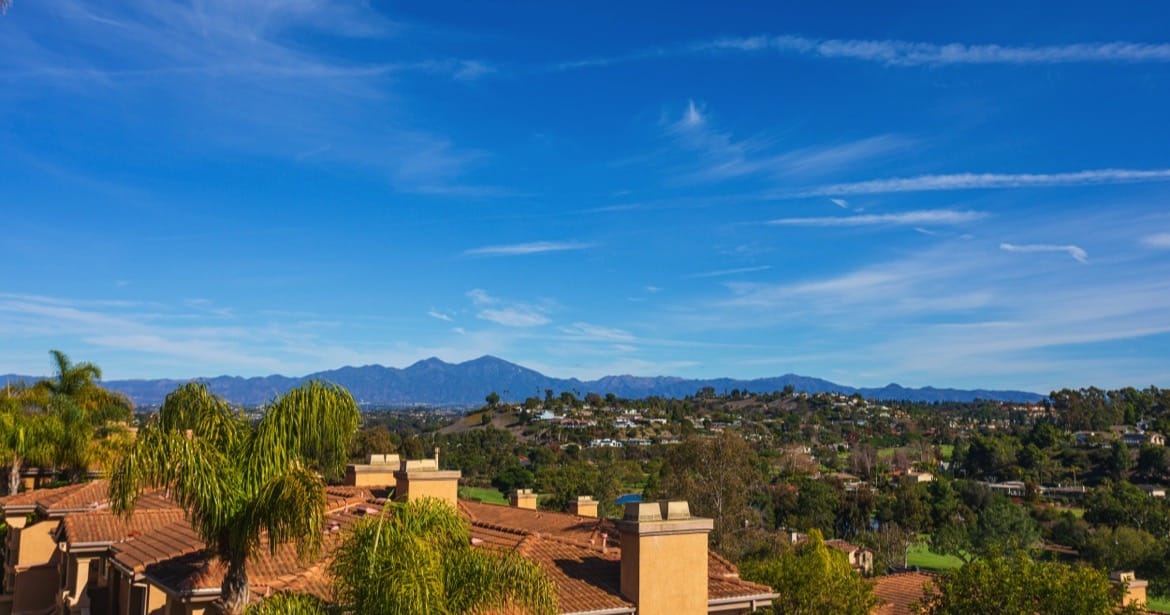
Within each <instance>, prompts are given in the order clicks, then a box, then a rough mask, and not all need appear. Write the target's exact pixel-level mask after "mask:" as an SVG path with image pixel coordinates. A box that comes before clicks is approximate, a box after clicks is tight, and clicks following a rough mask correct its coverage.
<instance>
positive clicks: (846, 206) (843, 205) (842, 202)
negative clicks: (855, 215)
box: [829, 199, 849, 209]
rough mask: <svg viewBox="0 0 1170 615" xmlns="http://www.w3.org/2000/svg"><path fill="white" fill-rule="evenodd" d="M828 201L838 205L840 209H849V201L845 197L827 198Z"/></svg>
mask: <svg viewBox="0 0 1170 615" xmlns="http://www.w3.org/2000/svg"><path fill="white" fill-rule="evenodd" d="M829 202H830V203H832V204H834V205H836V206H837V207H840V208H841V209H849V201H846V200H845V199H829Z"/></svg>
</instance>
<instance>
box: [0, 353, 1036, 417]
mask: <svg viewBox="0 0 1170 615" xmlns="http://www.w3.org/2000/svg"><path fill="white" fill-rule="evenodd" d="M20 378H21V377H20V376H0V384H2V383H3V382H4V381H5V380H14V381H15V380H18V379H20ZM306 379H323V380H329V381H332V382H335V383H337V384H340V385H342V386H344V387H346V388H347V389H349V391H350V393H352V394H353V396H354V398H355V399H357V400H359V401H360V402H361V403H363V404H367V405H371V406H406V405H416V404H424V405H434V406H474V405H479V404H482V403H483V400H484V397H486V396H487V395H488V394H489V393H491V392H493V391H495V392H496V393H498V394H499V395H500V396H501V397H503V398H504V399H505V400H507V401H522V400H523V399H525V398H526V397H538V398H543V397H544V394H545V391H548V390H552V391H553V393H554V394H555V395H559V394H560V393H562V392H565V391H570V392H575V394H577V395H585V394H586V393H597V394H600V395H605V394H607V393H613V394H614V395H617V396H618V397H624V398H631V399H632V398H642V397H649V396H658V397H675V398H681V397H686V396H688V395H694V394H695V393H696V392H698V391H699V390H701V389H704V388H708V387H709V388H712V389H714V390H715V391H716V392H717V393H726V392H730V391H731V390H733V389H738V390H740V391H745V392H752V393H771V392H773V391H781V390H783V389H784V388H786V387H788V386H791V387H793V388H794V389H796V390H797V391H804V392H807V393H825V392H837V393H844V394H846V395H852V394H854V393H858V394H860V395H862V396H863V397H867V398H877V399H893V400H908V401H926V402H936V401H971V400H974V399H976V398H979V399H989V400H996V401H1039V400H1041V399H1044V396H1042V395H1038V394H1036V393H1029V392H1027V391H985V390H959V389H936V388H933V387H923V388H919V389H913V388H905V387H903V386H901V385H899V384H897V383H890V384H888V385H886V386H885V387H883V388H880V389H865V388H855V387H850V386H845V385H840V384H837V383H834V382H830V381H828V380H822V379H820V378H812V377H808V376H800V375H797V374H791V373H790V374H785V375H784V376H778V377H774V378H757V379H754V380H736V379H732V378H709V379H686V378H679V377H677V376H653V377H644V376H631V375H628V374H626V375H621V376H604V377H602V378H598V379H597V380H587V381H581V380H578V379H576V378H552V377H549V376H545V375H544V374H541V373H540V372H537V371H535V370H533V369H530V368H527V367H524V366H523V365H518V364H516V363H512V362H511V361H507V360H505V359H501V358H499V357H496V356H493V355H483V356H481V357H478V358H475V359H471V360H469V361H464V362H462V363H458V364H454V363H447V362H446V361H443V360H442V359H439V358H438V357H429V358H426V359H423V360H421V361H418V362H416V363H414V364H412V365H410V366H409V367H407V368H405V369H398V368H394V367H383V366H381V365H364V366H361V367H351V366H346V367H343V368H339V369H334V370H329V371H323V372H317V373H314V374H309V375H307V376H301V377H293V378H290V377H285V376H275V375H274V376H264V377H253V378H240V377H238V376H219V377H215V378H199V380H201V381H204V382H207V383H208V385H209V386H210V387H211V389H212V391H214V392H215V393H217V394H219V395H222V396H223V397H224V398H226V399H228V400H230V401H232V402H235V403H239V404H245V405H260V404H263V403H265V402H267V401H270V400H271V399H272V398H273V396H275V395H277V394H279V393H282V392H284V391H287V390H288V389H290V388H292V387H294V386H297V385H298V384H300V383H302V382H304V381H305V380H306ZM27 380H29V381H34V380H39V378H28V379H27ZM182 382H184V380H168V379H156V380H110V381H106V382H105V383H104V384H105V385H106V386H108V387H109V388H111V389H114V390H116V391H121V392H123V393H125V394H127V395H129V396H130V397H131V399H133V400H134V401H135V402H136V403H138V404H140V405H158V404H160V403H162V400H163V398H164V397H165V396H166V394H167V393H169V392H171V391H172V390H173V389H174V388H175V387H176V386H178V384H180V383H182Z"/></svg>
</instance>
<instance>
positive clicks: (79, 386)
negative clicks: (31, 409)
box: [44, 350, 102, 397]
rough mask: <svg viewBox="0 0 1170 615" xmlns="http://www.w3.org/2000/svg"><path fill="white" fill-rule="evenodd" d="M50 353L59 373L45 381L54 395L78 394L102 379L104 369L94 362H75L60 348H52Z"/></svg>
mask: <svg viewBox="0 0 1170 615" xmlns="http://www.w3.org/2000/svg"><path fill="white" fill-rule="evenodd" d="M49 354H50V355H52V356H53V364H54V365H55V366H56V368H57V373H56V375H55V376H54V377H53V379H51V380H45V381H44V383H45V387H47V388H48V389H49V391H50V392H52V393H53V394H54V395H67V396H71V397H73V396H77V395H79V394H81V392H82V391H84V390H86V389H88V388H90V387H93V386H97V381H98V380H101V379H102V369H101V368H100V367H98V366H97V365H94V364H93V363H89V362H85V363H74V362H72V361H70V360H69V355H67V354H65V353H63V352H61V351H60V350H50V351H49Z"/></svg>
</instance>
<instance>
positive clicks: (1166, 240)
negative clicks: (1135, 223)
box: [1142, 233, 1170, 248]
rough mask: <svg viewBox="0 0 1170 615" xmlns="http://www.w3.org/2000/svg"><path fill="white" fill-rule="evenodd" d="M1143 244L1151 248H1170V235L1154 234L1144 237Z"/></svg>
mask: <svg viewBox="0 0 1170 615" xmlns="http://www.w3.org/2000/svg"><path fill="white" fill-rule="evenodd" d="M1142 243H1143V244H1145V245H1147V246H1149V247H1151V248H1170V233H1154V234H1153V235H1146V236H1145V237H1142Z"/></svg>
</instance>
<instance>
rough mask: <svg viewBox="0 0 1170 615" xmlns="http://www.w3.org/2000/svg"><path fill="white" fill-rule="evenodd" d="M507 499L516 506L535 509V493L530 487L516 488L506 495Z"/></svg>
mask: <svg viewBox="0 0 1170 615" xmlns="http://www.w3.org/2000/svg"><path fill="white" fill-rule="evenodd" d="M508 501H509V502H510V503H511V504H512V506H515V507H516V508H527V509H528V510H536V493H535V492H534V491H532V490H531V489H517V490H516V491H515V493H513V494H512V495H511V496H509V497H508Z"/></svg>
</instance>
